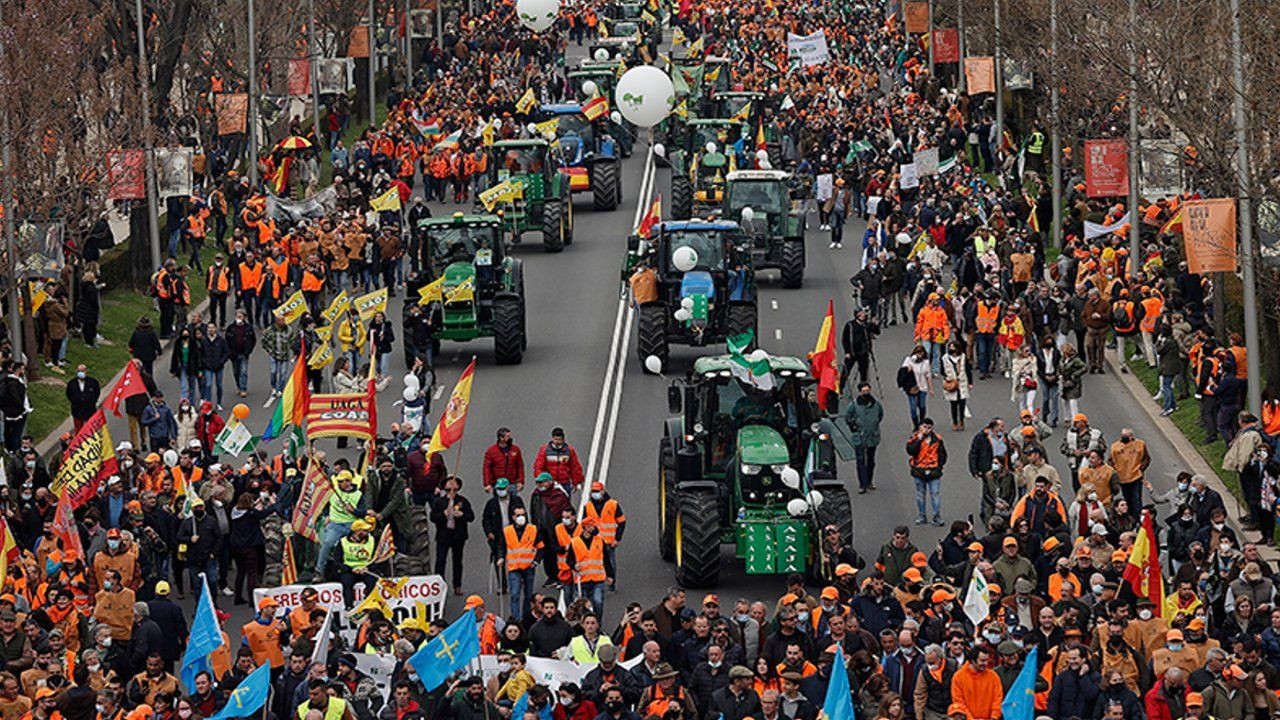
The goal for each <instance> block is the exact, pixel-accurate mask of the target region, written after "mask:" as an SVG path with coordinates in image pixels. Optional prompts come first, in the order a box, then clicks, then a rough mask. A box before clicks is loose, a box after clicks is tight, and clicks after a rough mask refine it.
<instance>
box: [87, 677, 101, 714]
mask: <svg viewBox="0 0 1280 720" xmlns="http://www.w3.org/2000/svg"><path fill="white" fill-rule="evenodd" d="M86 667H87V668H89V672H91V673H96V672H98V671H99V670H101V669H102V666H101V665H87V666H86ZM99 712H101V711H99Z"/></svg>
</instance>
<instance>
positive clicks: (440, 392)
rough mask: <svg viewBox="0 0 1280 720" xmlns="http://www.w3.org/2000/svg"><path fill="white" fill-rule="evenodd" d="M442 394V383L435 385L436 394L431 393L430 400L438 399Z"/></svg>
mask: <svg viewBox="0 0 1280 720" xmlns="http://www.w3.org/2000/svg"><path fill="white" fill-rule="evenodd" d="M443 394H444V386H443V385H437V386H436V394H435V395H432V396H431V399H432V400H439V399H440V396H441V395H443Z"/></svg>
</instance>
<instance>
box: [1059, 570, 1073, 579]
mask: <svg viewBox="0 0 1280 720" xmlns="http://www.w3.org/2000/svg"><path fill="white" fill-rule="evenodd" d="M1070 573H1071V568H1058V574H1059V575H1061V576H1062V577H1066V576H1067V575H1069V574H1070Z"/></svg>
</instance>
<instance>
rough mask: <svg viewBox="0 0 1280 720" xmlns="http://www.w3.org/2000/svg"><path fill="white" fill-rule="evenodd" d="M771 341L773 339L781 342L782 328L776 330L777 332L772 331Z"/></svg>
mask: <svg viewBox="0 0 1280 720" xmlns="http://www.w3.org/2000/svg"><path fill="white" fill-rule="evenodd" d="M773 339H774V340H781V339H782V328H778V329H777V330H774V331H773Z"/></svg>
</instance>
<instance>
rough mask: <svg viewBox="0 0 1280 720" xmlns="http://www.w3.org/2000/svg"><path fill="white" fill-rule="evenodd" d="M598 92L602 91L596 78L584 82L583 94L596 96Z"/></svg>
mask: <svg viewBox="0 0 1280 720" xmlns="http://www.w3.org/2000/svg"><path fill="white" fill-rule="evenodd" d="M598 92H600V86H599V85H596V81H595V80H588V81H586V82H584V83H582V94H583V95H586V96H587V97H595V96H596V93H598Z"/></svg>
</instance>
